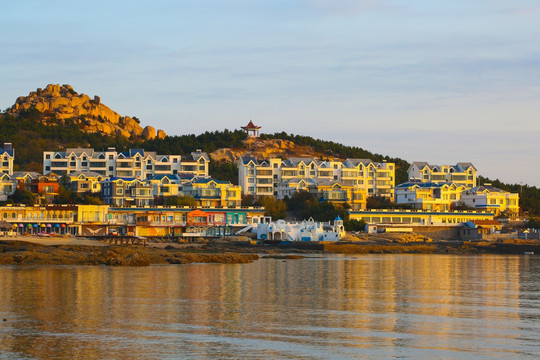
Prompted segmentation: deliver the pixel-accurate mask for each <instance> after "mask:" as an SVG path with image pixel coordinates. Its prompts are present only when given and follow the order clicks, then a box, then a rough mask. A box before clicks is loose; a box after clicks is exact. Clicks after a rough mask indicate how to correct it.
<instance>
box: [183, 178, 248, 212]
mask: <svg viewBox="0 0 540 360" xmlns="http://www.w3.org/2000/svg"><path fill="white" fill-rule="evenodd" d="M182 194H183V195H184V196H191V197H193V198H195V200H197V201H198V202H199V205H200V206H206V207H221V206H227V207H237V206H238V207H239V206H240V205H241V203H242V188H241V187H240V186H238V185H233V184H231V183H230V182H229V181H221V180H215V179H195V180H193V181H190V182H188V183H186V184H184V185H183V187H182Z"/></svg>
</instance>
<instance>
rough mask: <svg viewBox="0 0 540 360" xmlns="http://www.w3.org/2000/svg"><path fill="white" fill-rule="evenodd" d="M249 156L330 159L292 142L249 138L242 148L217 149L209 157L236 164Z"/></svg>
mask: <svg viewBox="0 0 540 360" xmlns="http://www.w3.org/2000/svg"><path fill="white" fill-rule="evenodd" d="M248 154H249V155H252V156H254V157H255V158H257V159H259V160H263V159H269V158H277V157H282V158H285V159H286V158H289V157H313V158H316V159H320V158H324V159H326V158H328V155H324V154H322V153H320V152H317V151H315V150H314V149H313V147H311V146H307V145H297V144H295V143H294V142H292V141H290V140H282V139H260V138H248V139H246V140H244V141H243V144H242V146H238V147H234V148H221V149H217V150H215V151H213V152H211V153H210V154H209V155H210V157H211V158H212V160H214V161H227V162H232V163H236V161H237V160H238V159H239V158H240V157H242V156H245V155H248Z"/></svg>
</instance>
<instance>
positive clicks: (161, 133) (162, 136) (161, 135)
mask: <svg viewBox="0 0 540 360" xmlns="http://www.w3.org/2000/svg"><path fill="white" fill-rule="evenodd" d="M166 137H167V134H165V131H163V130H158V131H157V138H158V139H165V138H166Z"/></svg>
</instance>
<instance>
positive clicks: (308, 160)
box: [288, 157, 319, 166]
mask: <svg viewBox="0 0 540 360" xmlns="http://www.w3.org/2000/svg"><path fill="white" fill-rule="evenodd" d="M288 161H289V163H290V164H291V165H292V166H298V165H300V163H304V165H309V164H311V163H314V164H315V165H319V161H318V160H317V159H315V158H312V157H292V158H289V159H288Z"/></svg>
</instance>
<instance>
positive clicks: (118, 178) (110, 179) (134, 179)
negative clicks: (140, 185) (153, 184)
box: [104, 176, 140, 182]
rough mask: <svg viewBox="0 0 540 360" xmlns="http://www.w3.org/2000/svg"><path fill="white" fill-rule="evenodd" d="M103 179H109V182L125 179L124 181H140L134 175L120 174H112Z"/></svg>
mask: <svg viewBox="0 0 540 360" xmlns="http://www.w3.org/2000/svg"><path fill="white" fill-rule="evenodd" d="M104 181H111V182H114V181H126V182H131V181H140V180H139V179H136V178H134V177H120V176H112V177H110V178H108V179H105V180H104Z"/></svg>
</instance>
